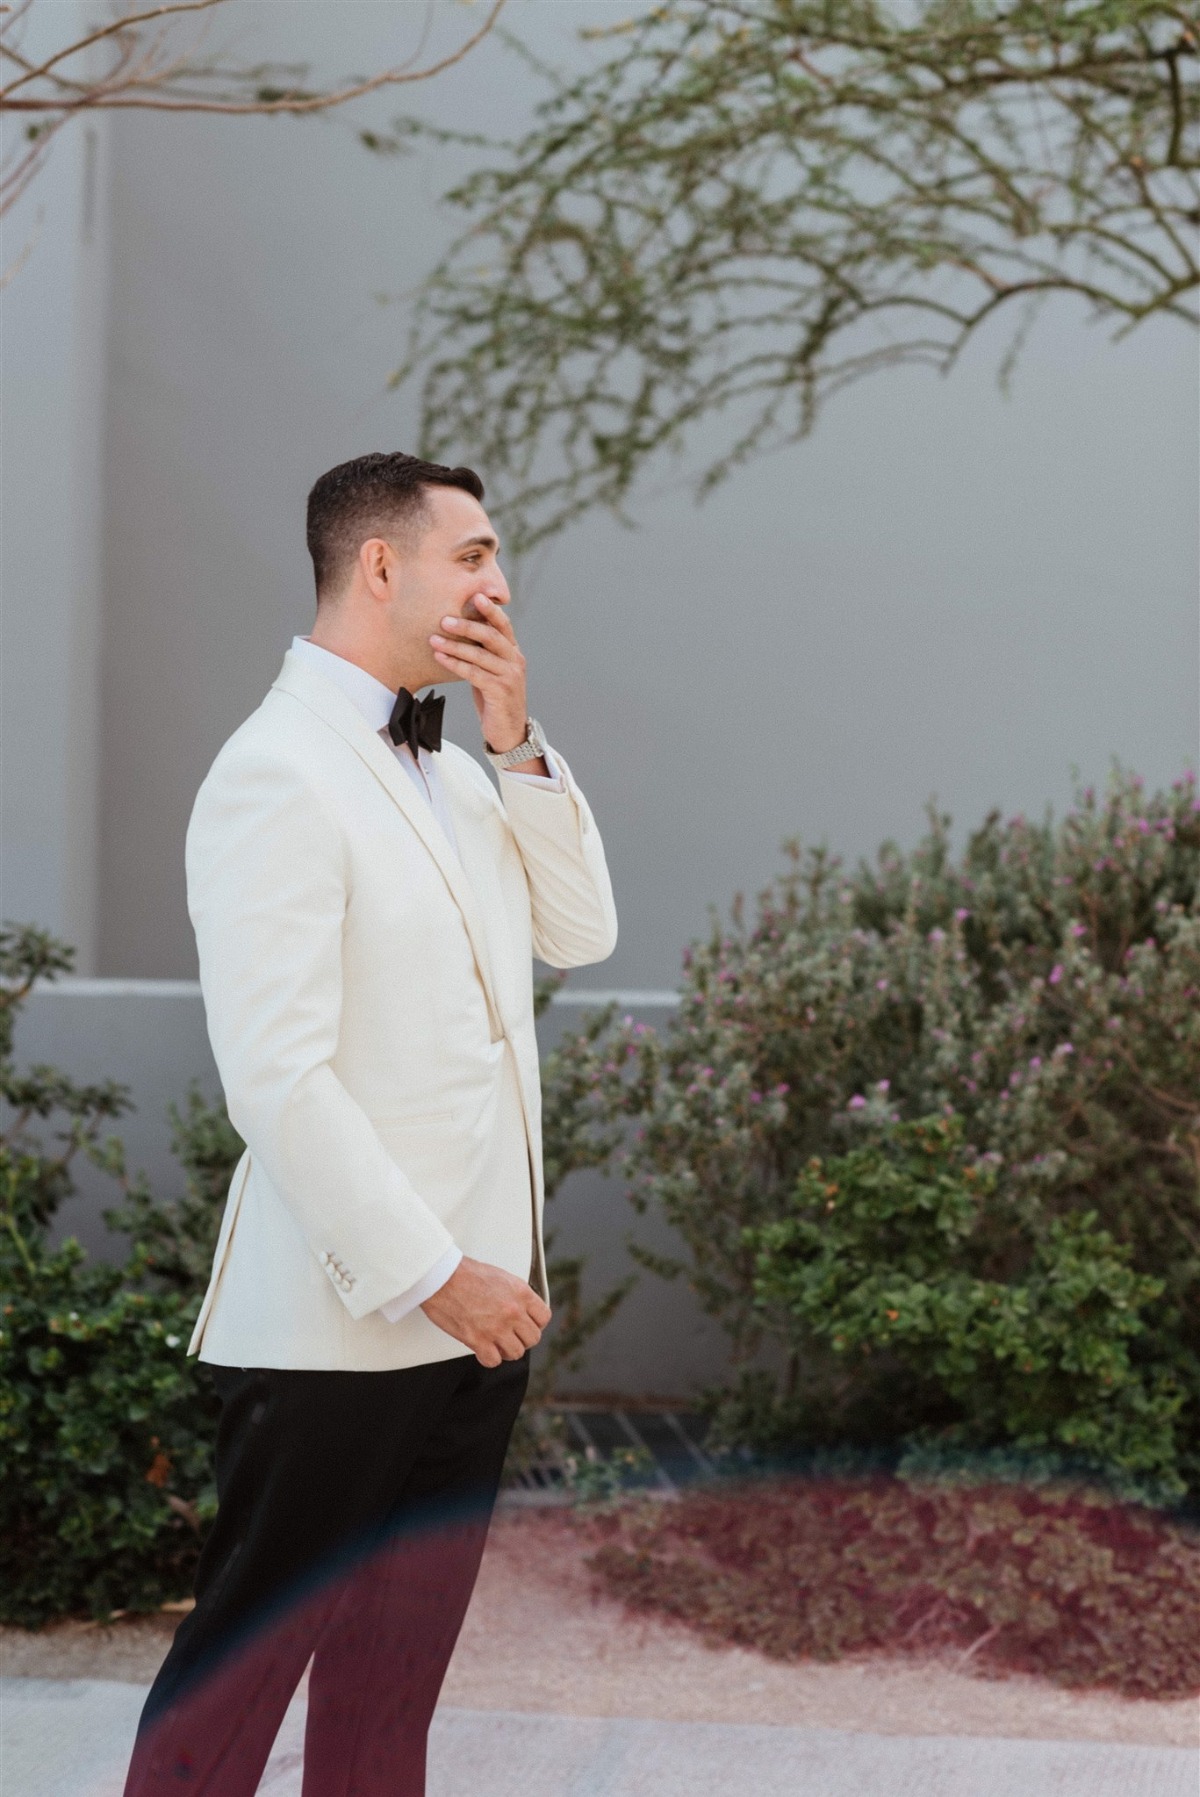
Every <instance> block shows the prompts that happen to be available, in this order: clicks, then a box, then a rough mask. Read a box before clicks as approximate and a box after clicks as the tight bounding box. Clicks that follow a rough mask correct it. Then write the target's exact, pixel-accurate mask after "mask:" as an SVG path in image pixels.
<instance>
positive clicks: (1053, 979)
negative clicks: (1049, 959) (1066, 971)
mask: <svg viewBox="0 0 1200 1797" xmlns="http://www.w3.org/2000/svg"><path fill="white" fill-rule="evenodd" d="M1062 976H1063V970H1062V963H1061V961H1060V962H1059V963H1058V965H1057V966H1056V967H1052V968H1051V969H1050V974H1049V980H1050V984H1051V985H1052V986H1057V985H1058V982H1059V980H1061V979H1062Z"/></svg>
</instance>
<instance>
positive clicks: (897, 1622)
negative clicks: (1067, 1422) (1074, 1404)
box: [590, 1478, 1200, 1697]
mask: <svg viewBox="0 0 1200 1797" xmlns="http://www.w3.org/2000/svg"><path fill="white" fill-rule="evenodd" d="M591 1526H592V1527H593V1528H594V1529H595V1530H596V1532H597V1536H598V1538H599V1541H600V1545H599V1547H598V1548H597V1550H596V1551H595V1553H594V1554H593V1555H592V1556H591V1560H590V1565H591V1566H592V1568H593V1571H594V1572H595V1573H596V1574H597V1576H598V1578H599V1580H600V1582H601V1584H602V1586H603V1587H604V1588H605V1589H607V1590H608V1591H609V1592H611V1593H612V1594H613V1595H615V1596H617V1597H619V1598H621V1599H623V1600H624V1602H625V1603H626V1604H628V1605H629V1606H630V1607H631V1608H632V1609H635V1610H642V1611H648V1612H653V1613H656V1614H659V1615H667V1616H673V1617H677V1618H679V1619H680V1620H682V1621H683V1622H686V1623H688V1624H689V1625H690V1626H692V1627H693V1628H695V1629H697V1630H699V1631H701V1632H702V1633H704V1634H706V1635H708V1636H710V1637H715V1638H717V1639H719V1640H722V1641H732V1642H737V1643H739V1644H741V1645H743V1646H748V1647H756V1648H758V1649H760V1650H761V1651H762V1652H764V1653H767V1654H771V1655H773V1656H775V1657H776V1658H779V1659H799V1658H809V1657H812V1658H817V1659H837V1658H839V1657H840V1656H842V1655H843V1654H848V1653H859V1652H864V1651H884V1652H888V1653H898V1652H899V1653H904V1652H912V1653H920V1654H929V1653H931V1652H932V1653H945V1652H947V1651H953V1652H954V1653H955V1654H956V1655H957V1657H958V1660H959V1662H960V1663H962V1664H970V1665H971V1666H973V1667H975V1668H978V1669H979V1670H980V1671H991V1672H992V1673H994V1674H998V1673H1001V1672H1004V1671H1022V1672H1034V1673H1038V1674H1040V1675H1041V1676H1043V1677H1045V1678H1050V1679H1053V1680H1055V1681H1056V1682H1057V1683H1059V1684H1063V1685H1076V1686H1084V1685H1091V1686H1107V1687H1108V1688H1110V1689H1113V1690H1117V1691H1120V1692H1123V1693H1125V1694H1127V1695H1130V1696H1142V1697H1151V1696H1152V1697H1182V1696H1186V1695H1188V1694H1190V1693H1192V1692H1195V1691H1200V1533H1197V1532H1196V1531H1194V1530H1191V1529H1188V1528H1184V1527H1181V1526H1180V1525H1178V1524H1176V1523H1173V1522H1171V1521H1169V1520H1166V1519H1164V1518H1163V1517H1162V1516H1160V1515H1158V1514H1156V1513H1155V1512H1153V1511H1149V1510H1143V1509H1139V1508H1137V1507H1135V1506H1131V1505H1126V1504H1115V1503H1112V1502H1110V1501H1108V1500H1105V1499H1103V1498H1101V1497H1099V1496H1095V1495H1092V1494H1088V1493H1080V1492H1066V1493H1055V1492H1052V1491H1046V1490H1026V1489H1023V1488H1020V1487H1016V1486H1011V1485H994V1486H985V1487H978V1488H974V1489H965V1490H964V1489H961V1488H956V1487H954V1486H949V1485H946V1486H942V1485H912V1484H908V1483H905V1482H902V1481H900V1480H896V1479H887V1478H874V1479H843V1480H836V1479H832V1480H815V1479H814V1480H800V1479H787V1480H783V1479H781V1480H778V1481H773V1482H771V1483H767V1484H760V1485H739V1486H736V1487H731V1486H726V1485H720V1486H717V1487H714V1488H709V1489H705V1490H697V1491H692V1492H690V1493H687V1494H685V1495H684V1496H683V1497H682V1498H681V1499H680V1500H679V1501H678V1502H675V1503H658V1502H651V1501H646V1502H642V1503H635V1504H632V1505H627V1506H624V1507H622V1508H621V1509H619V1510H617V1511H615V1512H614V1513H612V1514H611V1515H604V1516H598V1517H596V1519H595V1520H594V1522H593V1523H592V1525H591Z"/></svg>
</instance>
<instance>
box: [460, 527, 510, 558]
mask: <svg viewBox="0 0 1200 1797" xmlns="http://www.w3.org/2000/svg"><path fill="white" fill-rule="evenodd" d="M499 547H500V541H499V538H498V537H493V536H489V535H488V533H487V532H486V531H485V532H484V533H483V535H482V536H478V537H463V539H462V541H461V542H458V543H456V544H455V545H454V548H453V549H452V550H451V552H450V553H451V554H452V555H457V554H458V552H459V550H460V549H475V548H478V549H498V548H499Z"/></svg>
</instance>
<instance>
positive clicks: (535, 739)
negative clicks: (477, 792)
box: [483, 718, 546, 768]
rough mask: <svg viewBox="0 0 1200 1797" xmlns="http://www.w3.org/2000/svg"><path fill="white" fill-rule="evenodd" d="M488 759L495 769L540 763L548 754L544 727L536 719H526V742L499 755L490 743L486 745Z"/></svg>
mask: <svg viewBox="0 0 1200 1797" xmlns="http://www.w3.org/2000/svg"><path fill="white" fill-rule="evenodd" d="M483 746H484V749H485V750H486V752H487V758H488V760H489V761H490V762H491V764H492V766H493V767H499V768H505V767H519V766H520V764H521V762H523V761H538V760H540V758H541V757H542V756H543V755H544V754H545V753H546V739H545V737H544V736H543V735H542V726H541V725H540V724H539V723H538V721H537V719H536V718H526V719H525V741H524V742H523V743H518V744H517V746H516V748H515V749H505V751H504V753H503V754H502V755H501V754H498V753H497V752H496V750H495V749H493V748H492V746H491V744H490V743H487V742H485V743H484V745H483Z"/></svg>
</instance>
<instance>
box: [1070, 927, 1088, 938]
mask: <svg viewBox="0 0 1200 1797" xmlns="http://www.w3.org/2000/svg"><path fill="white" fill-rule="evenodd" d="M1069 934H1070V935H1072V936H1074V938H1075V940H1076V942H1078V940H1079V938H1080V937H1081V936H1086V935H1087V925H1086V924H1085V923H1073V924H1072V925H1071V928H1070V932H1069Z"/></svg>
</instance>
